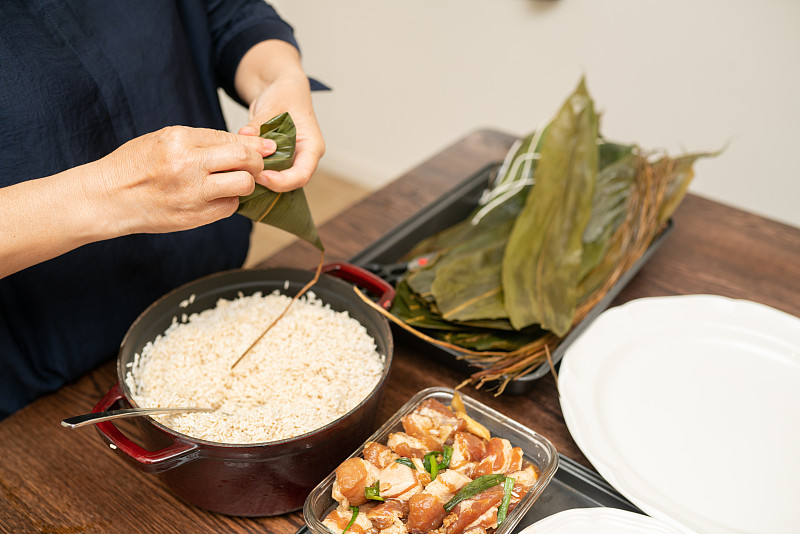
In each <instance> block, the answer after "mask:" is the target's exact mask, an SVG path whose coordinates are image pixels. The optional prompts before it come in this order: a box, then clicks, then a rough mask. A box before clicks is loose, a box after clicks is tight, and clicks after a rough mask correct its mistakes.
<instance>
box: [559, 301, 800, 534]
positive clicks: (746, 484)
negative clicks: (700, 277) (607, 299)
mask: <svg viewBox="0 0 800 534" xmlns="http://www.w3.org/2000/svg"><path fill="white" fill-rule="evenodd" d="M559 393H560V397H561V407H562V410H563V413H564V418H565V420H566V423H567V427H568V428H569V431H570V433H571V434H572V436H573V438H574V439H575V442H576V443H577V444H578V446H579V447H580V449H581V450H582V451H583V453H584V454H585V455H586V457H587V458H588V459H589V461H590V462H592V465H594V467H595V468H596V469H597V471H598V472H599V473H600V474H601V475H602V476H603V477H604V478H605V479H606V480H608V482H609V483H610V484H611V485H613V486H614V487H615V488H616V489H617V490H618V491H619V492H620V493H622V494H623V495H624V496H625V497H627V498H628V499H629V500H630V501H631V502H633V503H634V504H636V505H637V506H638V507H639V508H640V509H642V510H643V511H645V512H646V513H647V514H649V515H650V516H653V517H655V518H658V519H661V520H663V521H667V522H670V523H673V524H675V525H677V526H680V527H681V528H682V529H683V530H685V531H687V532H692V531H693V532H698V533H708V534H717V533H719V534H734V533H736V534H745V533H746V534H790V533H791V534H797V533H798V532H800V319H798V318H796V317H794V316H791V315H788V314H786V313H783V312H780V311H778V310H775V309H773V308H770V307H767V306H764V305H761V304H756V303H754V302H749V301H743V300H733V299H729V298H725V297H719V296H711V295H686V296H675V297H655V298H646V299H639V300H634V301H631V302H629V303H627V304H624V305H622V306H619V307H616V308H611V309H609V310H607V311H605V312H604V313H602V314H601V315H600V316H599V317H598V318H597V319H596V320H595V321H594V322H593V323H592V324H591V325H590V326H589V327H588V328H587V330H586V331H585V332H584V333H583V335H581V336H580V337H579V338H578V339H577V340H576V341H575V342H574V343H573V344H572V345H571V346H570V348H569V349H568V350H567V351H566V353H565V355H564V359H563V360H562V362H561V370H560V373H559Z"/></svg>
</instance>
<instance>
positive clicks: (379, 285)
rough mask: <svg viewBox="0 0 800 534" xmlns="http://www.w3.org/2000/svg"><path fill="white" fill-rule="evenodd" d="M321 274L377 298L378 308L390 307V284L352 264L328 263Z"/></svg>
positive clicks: (392, 297) (391, 288) (391, 297)
mask: <svg viewBox="0 0 800 534" xmlns="http://www.w3.org/2000/svg"><path fill="white" fill-rule="evenodd" d="M322 272H323V273H326V274H330V275H332V276H335V277H337V278H341V279H342V280H346V281H348V282H351V283H353V284H357V285H359V286H361V287H363V288H364V289H366V290H367V291H370V292H371V293H373V294H374V295H376V296H377V297H378V306H380V307H381V308H383V309H384V310H388V309H389V308H390V307H391V306H392V301H393V300H394V295H395V291H394V288H393V287H392V284H390V283H389V282H387V281H386V280H384V279H383V278H381V277H380V276H377V275H376V274H374V273H371V272H369V271H368V270H366V269H363V268H361V267H359V266H357V265H353V264H352V263H328V264H326V265H323V266H322Z"/></svg>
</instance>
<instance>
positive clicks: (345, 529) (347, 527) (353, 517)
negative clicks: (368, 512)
mask: <svg viewBox="0 0 800 534" xmlns="http://www.w3.org/2000/svg"><path fill="white" fill-rule="evenodd" d="M350 510H351V511H352V512H353V516H352V517H351V518H350V522H349V523H347V526H346V527H344V530H343V531H342V534H344V533H345V532H347V530H348V529H349V528H350V527H352V526H353V523H355V522H356V517H358V506H351V507H350Z"/></svg>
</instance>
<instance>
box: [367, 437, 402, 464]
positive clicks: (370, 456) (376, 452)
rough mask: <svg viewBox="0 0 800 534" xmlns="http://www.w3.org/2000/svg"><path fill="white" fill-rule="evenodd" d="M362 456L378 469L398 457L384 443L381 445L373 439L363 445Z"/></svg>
mask: <svg viewBox="0 0 800 534" xmlns="http://www.w3.org/2000/svg"><path fill="white" fill-rule="evenodd" d="M363 456H364V459H365V460H366V461H368V462H369V463H371V464H372V465H374V466H375V467H377V468H378V469H383V468H384V467H386V466H387V465H389V464H390V463H392V462H394V461H395V460H396V459H397V458H399V457H400V456H399V455H398V454H396V453H395V452H393V451H392V449H390V448H389V447H387V446H386V445H381V444H380V443H376V442H374V441H370V442H369V443H367V444H366V445H364V452H363Z"/></svg>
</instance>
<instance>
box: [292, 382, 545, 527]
mask: <svg viewBox="0 0 800 534" xmlns="http://www.w3.org/2000/svg"><path fill="white" fill-rule="evenodd" d="M454 393H455V391H454V390H453V389H450V388H440V387H435V388H428V389H424V390H422V391H420V392H419V393H417V394H416V395H414V396H413V397H412V398H411V399H410V400H409V401H408V402H407V403H406V404H405V405H404V406H403V407H402V408H400V409H399V410H398V411H397V413H395V414H394V415H393V416H392V417H390V418H389V420H388V421H386V423H385V424H384V425H383V426H382V427H381V428H379V429H378V430H377V431H376V432H375V433H374V434H373V435H372V436H370V437H369V438H368V439H367V440H366V441H365V442H364V443H363V444H362V445H361V446H360V447H358V448H357V449H356V450H355V451H354V452H353V454H351V455H350V456H349V457H348V458H352V457H354V456H358V455H360V454H361V451H362V450H363V449H364V445H365V444H366V443H367V442H370V441H376V442H378V443H382V444H386V440H387V439H388V437H389V434H391V433H393V432H400V431H402V430H403V426H402V423H401V419H402V418H403V417H405V416H406V415H408V414H409V413H411V412H413V411H414V409H415V408H416V407H417V406H418V405H420V404H421V403H422V402H424V401H425V400H428V399H435V400H437V401H439V402H441V403H442V404H444V405H445V406H450V403H451V401H452V399H453V395H454ZM461 398H462V400H463V401H464V406H465V408H466V410H467V415H469V416H470V417H472V418H473V419H475V420H476V421H477V422H479V423H481V424H482V425H483V426H485V427H486V428H487V430H489V432H490V433H491V435H492V437H500V438H505V439H507V440H509V441H510V442H511V445H512V446H514V447H520V448H522V451H523V453H524V459H525V460H527V461H528V462H530V463H532V464H533V465H534V466H536V468H537V470H538V472H539V478H538V479H537V481H536V483H535V484H534V485H533V487H532V488H531V489H530V491H528V493H527V494H525V496H524V497H523V498H522V500H521V501H520V502H519V503H518V504H517V506H516V507H514V509H513V510H512V511H511V512H509V514H508V515H507V516H506V519H505V521H503V523H502V524H501V525H500V527H499V528H498V529H497V530H496V531H495V532H494V534H511V532H513V530H514V527H516V526H517V524H518V523H519V522H520V520H521V519H522V517H523V516H524V515H525V514H526V512H527V511H528V510H529V509H530V508H531V506H533V503H534V502H535V501H536V499H537V498H538V497H539V495H541V494H542V492H543V491H544V489H545V487H546V486H547V484H548V483H549V482H550V480H551V479H552V478H553V475H554V474H555V472H556V469H557V468H558V453H557V452H556V449H555V447H554V446H553V445H552V444H551V443H550V441H548V440H547V439H546V438H545V437H543V436H541V435H539V434H537V433H536V432H534V431H533V430H531V429H529V428H527V427H525V426H523V425H521V424H519V423H517V422H516V421H514V420H512V419H509V418H508V417H506V416H505V415H503V414H501V413H499V412H497V411H496V410H493V409H491V408H489V407H488V406H486V405H484V404H482V403H480V402H478V401H476V400H474V399H471V398H469V397H467V396H465V395H463V394H462V395H461ZM335 478H336V474H335V473H334V472H332V473H330V474H329V475H328V476H327V477H326V478H325V479H324V480H323V481H322V482H320V483H319V485H318V486H317V487H316V488H314V489H313V490H312V491H311V493H310V494H309V496H308V498H307V499H306V502H305V505H304V506H303V516H304V518H305V521H306V525H308V528H309V529H310V530H311V532H312V533H313V534H332V533H331V531H330V530H329V529H328V528H327V527H326V526H325V525H324V524H323V523H322V521H323V520H324V519H325V517H326V516H327V515H328V513H330V512H331V511H332V510H333V509H335V508H336V506H337V505H338V503H337V502H336V501H335V500H334V499H333V497H332V496H331V489H332V488H333V482H334V480H335Z"/></svg>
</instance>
